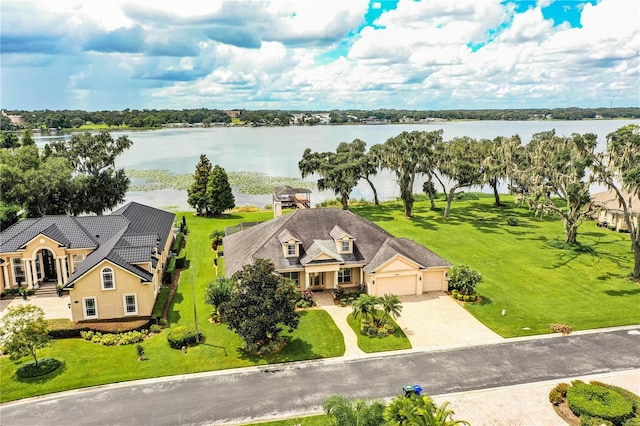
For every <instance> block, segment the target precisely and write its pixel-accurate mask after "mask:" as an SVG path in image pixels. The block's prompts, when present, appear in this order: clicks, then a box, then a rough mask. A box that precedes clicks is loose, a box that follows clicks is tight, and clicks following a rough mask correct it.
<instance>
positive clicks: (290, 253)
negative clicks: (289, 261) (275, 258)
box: [287, 244, 296, 256]
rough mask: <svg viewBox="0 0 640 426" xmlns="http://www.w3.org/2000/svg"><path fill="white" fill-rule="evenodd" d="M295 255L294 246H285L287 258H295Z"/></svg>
mask: <svg viewBox="0 0 640 426" xmlns="http://www.w3.org/2000/svg"><path fill="white" fill-rule="evenodd" d="M295 255H296V245H295V244H287V256H295Z"/></svg>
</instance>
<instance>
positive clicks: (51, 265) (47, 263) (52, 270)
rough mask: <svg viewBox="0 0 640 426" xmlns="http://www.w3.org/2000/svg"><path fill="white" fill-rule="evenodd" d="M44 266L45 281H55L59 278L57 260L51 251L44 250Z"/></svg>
mask: <svg viewBox="0 0 640 426" xmlns="http://www.w3.org/2000/svg"><path fill="white" fill-rule="evenodd" d="M42 266H43V267H44V268H43V269H44V281H55V280H56V279H57V278H58V275H57V271H56V260H55V259H54V258H53V254H52V253H51V252H50V251H49V250H42Z"/></svg>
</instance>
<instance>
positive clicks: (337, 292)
mask: <svg viewBox="0 0 640 426" xmlns="http://www.w3.org/2000/svg"><path fill="white" fill-rule="evenodd" d="M331 293H332V294H333V298H334V299H338V300H340V299H342V297H343V296H344V289H343V288H340V287H338V288H334V289H333V291H332V292H331Z"/></svg>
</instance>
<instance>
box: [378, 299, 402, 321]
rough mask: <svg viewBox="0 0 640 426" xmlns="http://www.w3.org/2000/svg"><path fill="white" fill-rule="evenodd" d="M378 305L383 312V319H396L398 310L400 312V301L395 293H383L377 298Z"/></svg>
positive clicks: (398, 313)
mask: <svg viewBox="0 0 640 426" xmlns="http://www.w3.org/2000/svg"><path fill="white" fill-rule="evenodd" d="M379 302H380V307H381V308H382V312H384V316H383V320H384V321H386V320H387V319H389V317H393V319H398V318H399V317H400V312H402V302H401V301H400V298H399V297H398V296H396V295H395V294H385V295H384V296H382V297H381V298H380V299H379Z"/></svg>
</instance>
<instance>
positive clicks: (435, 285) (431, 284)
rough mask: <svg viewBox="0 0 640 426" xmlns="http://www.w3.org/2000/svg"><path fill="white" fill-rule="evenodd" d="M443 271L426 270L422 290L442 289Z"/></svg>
mask: <svg viewBox="0 0 640 426" xmlns="http://www.w3.org/2000/svg"><path fill="white" fill-rule="evenodd" d="M443 275H444V272H443V271H433V272H426V273H425V274H424V284H423V287H422V291H425V292H426V291H442V279H443Z"/></svg>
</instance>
